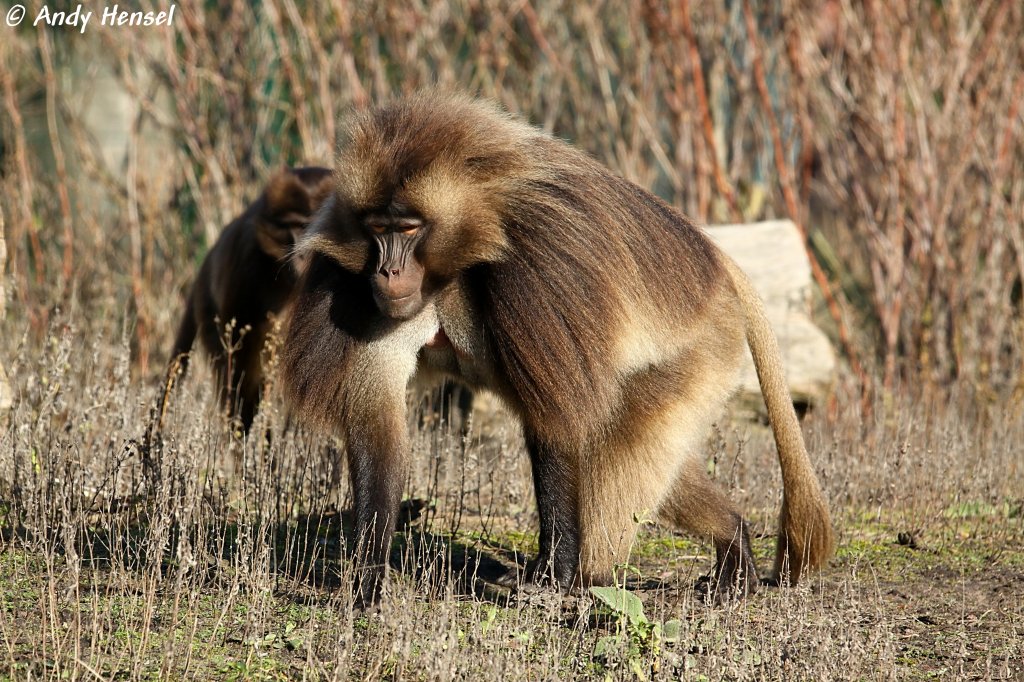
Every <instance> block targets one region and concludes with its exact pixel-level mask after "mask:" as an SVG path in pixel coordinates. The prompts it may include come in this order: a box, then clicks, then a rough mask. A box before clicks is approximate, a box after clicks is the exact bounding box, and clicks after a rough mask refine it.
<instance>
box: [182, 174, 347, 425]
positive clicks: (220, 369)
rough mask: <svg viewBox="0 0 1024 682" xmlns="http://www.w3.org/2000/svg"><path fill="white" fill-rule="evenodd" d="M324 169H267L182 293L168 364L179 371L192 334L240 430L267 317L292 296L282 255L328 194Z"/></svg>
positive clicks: (253, 402) (258, 379) (254, 399)
mask: <svg viewBox="0 0 1024 682" xmlns="http://www.w3.org/2000/svg"><path fill="white" fill-rule="evenodd" d="M331 174H332V171H331V170H330V169H328V168H317V167H307V168H285V169H282V170H280V171H278V172H277V173H275V174H274V175H273V177H271V179H270V181H269V182H268V183H267V186H266V188H265V189H264V190H263V192H262V194H260V196H259V198H257V199H256V201H254V202H253V203H252V204H250V205H249V206H248V207H247V208H246V209H245V211H244V212H243V213H242V214H241V215H240V216H238V217H237V218H235V219H234V220H233V221H231V223H230V224H228V225H227V226H226V227H225V228H224V229H223V231H222V232H221V234H220V237H218V239H217V242H216V243H215V244H214V245H213V248H211V249H210V251H209V253H208V254H207V255H206V259H205V260H204V261H203V264H202V266H200V268H199V272H198V274H197V275H196V279H195V282H194V283H193V285H192V289H191V291H190V292H189V295H188V299H187V301H186V306H185V313H184V315H183V316H182V320H181V324H180V326H179V329H178V335H177V337H176V338H175V341H174V348H173V350H172V352H171V358H172V362H177V363H178V364H179V366H180V367H181V369H182V371H184V370H185V369H187V361H188V357H189V355H188V354H189V352H190V351H191V350H192V346H193V344H194V342H195V338H196V336H198V337H199V340H200V343H201V346H202V348H203V350H204V351H205V352H206V353H207V354H208V355H209V356H210V358H211V361H212V363H213V366H214V373H215V375H216V378H217V382H218V389H219V391H220V397H221V401H222V404H223V405H224V407H225V408H226V409H227V410H228V412H229V414H230V415H231V416H233V417H237V418H238V419H239V420H240V422H241V426H242V428H243V429H244V430H245V431H248V430H249V427H250V426H251V424H252V420H253V417H254V416H255V414H256V410H257V408H258V407H259V403H260V391H261V390H262V387H263V369H262V359H261V356H262V351H263V347H264V343H265V342H266V337H267V334H268V333H269V331H270V326H271V320H270V319H269V317H268V316H269V315H271V314H275V315H277V314H280V313H281V311H282V310H283V309H284V308H285V306H286V304H287V302H288V300H289V299H290V297H291V295H292V291H293V290H294V288H295V284H296V281H297V275H296V272H295V269H294V268H293V267H292V265H291V264H289V263H288V257H289V255H290V253H291V250H292V248H293V247H294V244H295V237H296V236H297V235H298V234H300V233H301V232H303V231H304V230H305V228H306V225H307V224H308V223H309V220H310V219H311V218H312V216H313V213H315V212H316V210H317V209H318V208H319V207H320V205H321V204H322V203H323V201H324V199H325V198H326V197H327V195H328V194H329V193H330V191H331V189H332V183H331ZM228 325H232V328H231V330H230V332H228V331H227V329H228ZM243 330H246V331H244V333H243ZM229 348H230V349H232V350H231V351H230V352H228V349H229Z"/></svg>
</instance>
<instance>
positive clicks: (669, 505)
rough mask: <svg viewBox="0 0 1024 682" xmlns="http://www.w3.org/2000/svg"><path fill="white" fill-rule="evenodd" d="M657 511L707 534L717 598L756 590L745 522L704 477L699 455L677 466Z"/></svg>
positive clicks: (683, 526) (680, 523)
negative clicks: (676, 471)
mask: <svg viewBox="0 0 1024 682" xmlns="http://www.w3.org/2000/svg"><path fill="white" fill-rule="evenodd" d="M660 514H661V516H662V517H663V518H665V519H666V520H668V521H670V522H671V523H674V524H676V525H677V526H680V527H682V528H684V529H686V530H689V531H691V532H693V533H696V534H699V535H704V536H711V540H712V542H713V543H714V545H715V557H716V561H715V573H714V575H713V576H712V579H711V585H710V587H711V590H712V594H713V597H714V599H715V600H716V601H717V602H719V603H722V602H725V601H728V600H729V599H732V598H741V597H745V596H746V595H748V594H752V593H754V592H755V591H757V587H758V579H757V566H756V565H755V563H754V556H753V554H751V552H750V534H749V532H748V530H747V523H746V521H744V520H743V517H742V516H740V514H739V512H738V511H737V510H736V507H735V506H734V505H733V503H732V501H731V500H729V498H728V497H727V496H726V494H725V493H724V492H723V491H722V489H721V488H720V487H719V486H718V485H717V484H716V483H715V482H714V481H712V480H711V479H710V478H708V477H707V475H706V474H705V473H704V471H703V470H702V468H701V464H700V460H699V459H693V458H691V459H689V460H688V461H687V462H686V463H685V464H684V465H683V467H682V468H681V469H680V471H679V475H678V476H677V478H676V480H675V482H674V483H673V485H672V491H671V492H670V493H669V495H668V496H667V497H666V498H665V501H664V502H663V503H662V506H661V509H660Z"/></svg>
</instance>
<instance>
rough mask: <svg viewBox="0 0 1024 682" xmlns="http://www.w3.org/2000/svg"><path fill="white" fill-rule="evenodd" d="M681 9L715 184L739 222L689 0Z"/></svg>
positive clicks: (737, 209)
mask: <svg viewBox="0 0 1024 682" xmlns="http://www.w3.org/2000/svg"><path fill="white" fill-rule="evenodd" d="M679 11H680V14H681V15H682V17H681V18H682V27H683V35H684V37H685V38H686V44H687V46H688V47H689V51H690V68H691V70H692V71H693V89H694V91H695V92H696V94H697V107H698V108H699V109H700V117H701V123H702V128H703V130H704V141H705V143H706V144H707V145H708V151H709V152H710V156H711V171H712V173H713V174H714V178H715V186H716V187H717V188H718V193H719V194H721V195H722V196H723V197H725V201H726V203H727V204H728V205H729V210H730V211H731V212H732V216H733V219H734V220H736V221H737V222H742V221H743V213H742V212H741V211H740V209H739V205H738V204H737V203H736V192H734V191H733V188H732V186H731V185H730V184H729V181H728V180H726V178H725V174H724V173H722V167H721V166H720V165H719V163H718V148H717V146H716V145H715V131H714V127H713V125H712V123H711V109H710V107H709V106H708V97H707V86H706V85H705V83H704V66H703V65H702V64H701V61H700V50H699V49H698V48H697V38H696V36H695V35H694V33H693V24H692V23H691V22H690V2H689V0H680V1H679Z"/></svg>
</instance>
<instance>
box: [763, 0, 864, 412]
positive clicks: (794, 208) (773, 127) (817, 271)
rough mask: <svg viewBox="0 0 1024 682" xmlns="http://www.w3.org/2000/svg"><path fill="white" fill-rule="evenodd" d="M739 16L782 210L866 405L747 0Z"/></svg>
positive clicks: (859, 370) (853, 353)
mask: <svg viewBox="0 0 1024 682" xmlns="http://www.w3.org/2000/svg"><path fill="white" fill-rule="evenodd" d="M743 16H744V19H745V21H746V26H747V40H748V42H749V44H750V50H751V53H752V61H753V66H754V81H755V83H756V85H757V91H758V94H759V95H760V98H761V106H762V108H763V109H764V114H765V117H766V118H767V119H768V127H769V130H770V131H771V137H772V146H773V148H774V151H775V168H776V171H777V172H778V174H779V185H780V186H781V189H782V196H783V199H784V200H785V202H786V210H787V212H788V213H789V215H790V218H791V219H792V220H793V222H794V224H795V225H796V228H797V231H798V232H800V237H801V238H802V240H803V242H804V249H805V251H806V252H807V259H808V260H809V261H810V263H811V273H812V274H813V275H814V280H815V282H817V283H818V287H819V288H820V289H821V293H822V296H824V298H825V303H826V305H827V306H828V310H829V314H830V315H831V316H832V319H833V320H834V321H835V323H836V328H837V329H838V332H839V342H840V344H842V346H843V351H844V352H845V353H846V356H847V358H848V360H849V362H850V368H851V369H852V370H853V372H854V374H855V375H856V376H857V379H858V381H860V383H861V389H862V390H863V391H864V394H863V398H864V405H865V407H867V390H868V381H867V375H865V373H864V369H863V368H862V367H861V364H860V360H859V359H858V356H857V352H856V351H855V350H854V348H853V344H852V342H851V341H850V333H849V330H848V329H847V327H846V322H845V321H844V320H843V314H842V311H841V310H840V308H839V303H838V302H837V301H836V297H835V296H834V295H833V293H832V285H831V284H830V283H829V281H828V277H827V276H826V275H825V271H824V270H822V268H821V265H820V264H819V263H818V259H817V257H816V256H815V255H814V252H813V251H812V250H811V244H810V240H809V239H808V237H807V228H806V227H805V226H804V224H803V220H802V219H801V216H800V211H799V207H798V204H797V200H796V195H795V193H794V191H793V182H792V179H791V178H792V174H791V172H790V169H789V166H788V164H787V163H786V158H785V154H784V153H783V146H782V135H781V133H780V132H779V122H778V119H777V118H776V116H775V110H774V109H773V108H772V103H771V96H770V95H769V93H768V81H767V79H766V78H765V72H764V61H763V59H762V57H761V47H760V44H759V42H758V39H757V36H758V33H757V25H756V23H755V22H754V13H753V11H751V9H750V0H743Z"/></svg>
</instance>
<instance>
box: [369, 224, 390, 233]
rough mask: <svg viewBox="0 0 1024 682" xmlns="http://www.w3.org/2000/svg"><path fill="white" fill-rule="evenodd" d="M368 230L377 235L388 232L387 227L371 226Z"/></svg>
mask: <svg viewBox="0 0 1024 682" xmlns="http://www.w3.org/2000/svg"><path fill="white" fill-rule="evenodd" d="M370 229H371V230H373V231H374V232H375V233H377V234H384V233H385V232H387V231H388V227H387V225H371V226H370Z"/></svg>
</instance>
